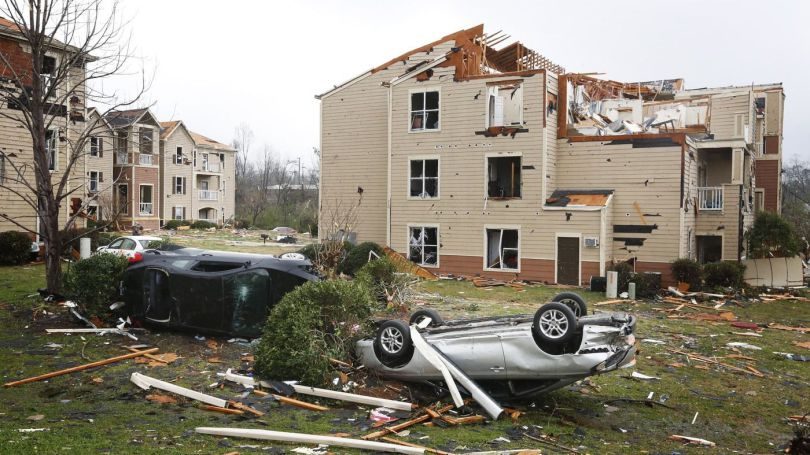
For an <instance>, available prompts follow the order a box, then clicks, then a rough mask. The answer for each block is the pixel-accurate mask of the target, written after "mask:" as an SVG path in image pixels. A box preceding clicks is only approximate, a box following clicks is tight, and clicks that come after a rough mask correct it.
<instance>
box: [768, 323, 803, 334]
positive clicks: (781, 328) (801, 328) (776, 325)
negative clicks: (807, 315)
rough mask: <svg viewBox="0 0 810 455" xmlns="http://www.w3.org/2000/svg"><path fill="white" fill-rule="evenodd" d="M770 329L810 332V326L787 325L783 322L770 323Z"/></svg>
mask: <svg viewBox="0 0 810 455" xmlns="http://www.w3.org/2000/svg"><path fill="white" fill-rule="evenodd" d="M768 328H769V329H777V330H788V331H791V332H801V333H810V327H790V326H787V325H782V324H777V323H773V324H768Z"/></svg>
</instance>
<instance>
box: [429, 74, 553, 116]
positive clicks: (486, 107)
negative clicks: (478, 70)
mask: <svg viewBox="0 0 810 455" xmlns="http://www.w3.org/2000/svg"><path fill="white" fill-rule="evenodd" d="M512 82H515V80H512ZM509 83H510V81H508V80H507V81H503V82H491V83H489V84H487V97H486V100H485V102H484V128H490V127H493V126H495V127H504V128H516V127H521V128H522V127H523V126H524V125H526V123H525V120H524V118H523V112H524V109H523V108H524V104H523V102H524V101H525V97H524V96H523V93H524V92H525V91H526V81H525V80H523V79H521V81H520V83H519V84H520V125H512V124H509V125H490V124H489V98H490V96H492V93H491V89H492V88H498V89H499V91H500V86H501V85H509ZM545 109H546V108H545V107H544V108H543V110H545ZM440 120H441V118H440Z"/></svg>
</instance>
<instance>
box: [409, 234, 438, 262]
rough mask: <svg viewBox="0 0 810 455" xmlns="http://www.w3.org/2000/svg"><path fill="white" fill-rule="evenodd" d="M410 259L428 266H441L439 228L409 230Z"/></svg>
mask: <svg viewBox="0 0 810 455" xmlns="http://www.w3.org/2000/svg"><path fill="white" fill-rule="evenodd" d="M408 235H409V240H408V243H409V248H408V259H410V260H411V261H413V262H415V263H417V264H419V265H426V266H436V265H438V264H439V228H437V227H423V226H420V227H412V228H409V229H408Z"/></svg>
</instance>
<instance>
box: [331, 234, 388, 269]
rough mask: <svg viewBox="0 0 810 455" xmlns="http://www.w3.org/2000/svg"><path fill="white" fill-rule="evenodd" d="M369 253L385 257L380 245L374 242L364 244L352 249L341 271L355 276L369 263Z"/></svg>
mask: <svg viewBox="0 0 810 455" xmlns="http://www.w3.org/2000/svg"><path fill="white" fill-rule="evenodd" d="M369 251H374V252H375V253H377V255H378V256H382V255H383V249H382V247H381V246H380V245H378V244H376V243H374V242H363V243H361V244H359V245H357V246H354V247H351V249H350V250H349V252H348V254H347V255H346V259H345V260H344V261H343V264H342V265H341V267H340V271H341V272H342V273H345V274H346V275H352V276H354V275H355V274H356V273H357V271H358V270H360V268H361V267H363V266H364V265H365V264H366V263H367V262H369V261H368V253H369Z"/></svg>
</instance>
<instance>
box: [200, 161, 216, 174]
mask: <svg viewBox="0 0 810 455" xmlns="http://www.w3.org/2000/svg"><path fill="white" fill-rule="evenodd" d="M202 171H203V172H219V163H206V162H203V163H202Z"/></svg>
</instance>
